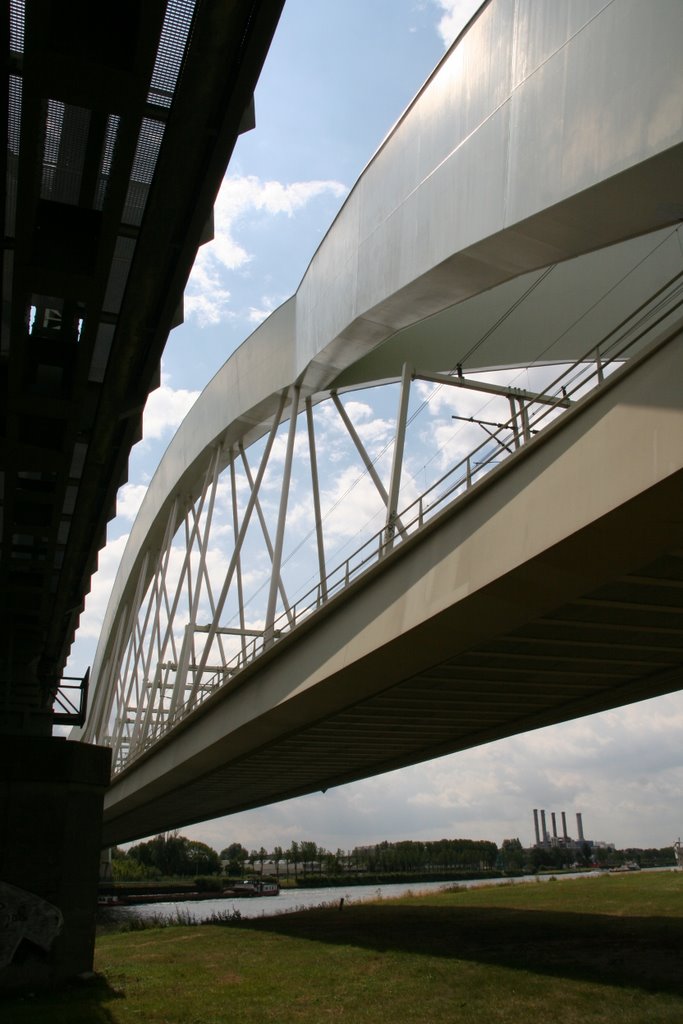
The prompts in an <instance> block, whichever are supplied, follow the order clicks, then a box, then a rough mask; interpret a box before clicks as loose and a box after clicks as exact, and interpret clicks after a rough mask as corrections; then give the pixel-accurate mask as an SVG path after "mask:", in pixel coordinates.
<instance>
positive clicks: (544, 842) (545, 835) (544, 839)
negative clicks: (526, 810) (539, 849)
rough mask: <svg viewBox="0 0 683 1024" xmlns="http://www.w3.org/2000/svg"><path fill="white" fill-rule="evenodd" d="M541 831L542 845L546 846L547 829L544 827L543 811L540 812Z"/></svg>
mask: <svg viewBox="0 0 683 1024" xmlns="http://www.w3.org/2000/svg"><path fill="white" fill-rule="evenodd" d="M541 831H542V833H543V845H544V846H547V844H548V829H547V828H546V827H545V811H541Z"/></svg>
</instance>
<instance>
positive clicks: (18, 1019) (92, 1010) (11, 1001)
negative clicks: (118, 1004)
mask: <svg viewBox="0 0 683 1024" xmlns="http://www.w3.org/2000/svg"><path fill="white" fill-rule="evenodd" d="M123 998H124V996H123V994H122V993H121V992H119V991H117V990H116V989H115V988H112V986H111V985H110V984H109V982H108V981H107V979H106V978H105V977H103V976H102V975H100V974H95V975H93V977H92V978H89V979H87V980H83V981H74V982H65V983H63V984H61V985H56V986H55V987H54V988H47V989H43V990H38V991H35V992H32V991H28V992H23V993H21V992H19V993H12V992H9V993H7V994H6V995H3V996H1V997H0V1020H2V1021H6V1022H7V1024H38V1022H39V1021H40V1022H41V1024H42V1022H47V1021H51V1022H53V1024H116V1022H117V1021H119V1020H120V1017H119V1016H118V1015H117V1014H116V1013H115V1012H113V1011H112V1010H110V1009H109V1005H108V1004H111V1003H112V1002H113V1001H114V1000H119V999H123ZM3 1014H6V1016H3Z"/></svg>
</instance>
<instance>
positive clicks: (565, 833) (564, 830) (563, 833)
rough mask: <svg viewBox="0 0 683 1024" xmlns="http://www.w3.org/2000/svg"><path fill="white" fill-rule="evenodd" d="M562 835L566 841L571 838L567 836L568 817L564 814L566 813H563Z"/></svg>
mask: <svg viewBox="0 0 683 1024" xmlns="http://www.w3.org/2000/svg"><path fill="white" fill-rule="evenodd" d="M562 835H563V837H564V839H566V840H568V839H569V836H568V835H567V815H566V814H565V813H564V811H562Z"/></svg>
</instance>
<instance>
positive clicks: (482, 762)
mask: <svg viewBox="0 0 683 1024" xmlns="http://www.w3.org/2000/svg"><path fill="white" fill-rule="evenodd" d="M477 6H478V2H477V0H345V2H344V3H343V4H341V3H339V2H338V0H315V2H314V3H312V2H311V0H286V3H285V8H284V12H283V15H282V18H281V21H280V25H279V27H278V30H277V33H276V35H275V38H274V40H273V44H272V46H271V49H270V53H269V55H268V58H267V61H266V64H265V67H264V70H263V72H262V75H261V78H260V81H259V85H258V88H257V91H256V96H255V104H256V129H255V130H254V131H251V132H249V133H246V134H245V135H243V136H241V138H240V139H239V140H238V143H237V146H236V149H235V152H234V155H233V158H232V161H231V163H230V166H229V168H228V171H227V174H226V178H225V180H224V184H223V187H222V189H221V191H220V193H219V196H218V199H217V203H216V209H215V231H216V238H215V240H214V242H212V243H210V244H208V245H206V246H204V247H203V248H202V249H201V250H200V253H199V255H198V259H197V261H196V264H195V268H194V270H193V272H192V274H191V277H190V281H189V284H188V288H187V292H186V296H185V323H184V324H183V325H182V326H181V327H179V328H177V329H176V330H174V331H173V332H172V334H171V336H170V338H169V341H168V344H167V347H166V351H165V353H164V357H163V361H162V383H161V387H160V388H159V389H158V390H157V391H155V392H154V393H153V394H152V395H151V396H150V399H149V401H148V404H147V408H146V410H145V417H144V436H143V440H142V441H141V442H140V443H139V444H138V445H137V446H136V447H135V449H134V450H133V452H132V455H131V459H130V465H129V480H128V483H127V484H126V485H125V486H124V487H123V488H122V489H121V491H120V492H119V500H118V515H117V518H116V519H115V520H114V521H113V522H112V523H111V524H110V527H109V531H108V544H107V547H106V548H105V549H104V550H103V551H102V552H101V553H100V558H99V571H98V573H97V574H96V576H95V577H94V579H93V585H92V591H91V594H90V595H89V597H88V600H87V602H86V609H85V612H84V613H83V615H82V617H81V626H80V629H79V631H78V634H77V637H76V642H75V644H74V647H73V649H72V655H71V659H70V663H69V666H68V668H67V673H68V674H82V673H83V672H84V671H85V669H86V668H87V667H88V665H90V664H92V661H93V657H94V650H95V645H96V641H97V636H98V633H99V627H100V623H101V620H102V617H103V615H104V611H105V608H106V601H107V596H108V593H109V591H110V589H111V585H112V582H113V579H114V576H115V573H116V567H117V565H118V561H119V559H120V557H121V554H122V552H123V548H124V546H125V541H126V538H127V536H128V532H129V530H130V528H131V525H132V522H133V519H134V517H135V514H136V512H137V509H138V508H139V505H140V502H141V500H142V498H143V496H144V493H145V490H146V487H147V484H148V483H149V480H150V479H151V477H152V475H153V472H154V469H155V468H156V465H157V463H158V461H159V459H160V457H161V455H162V454H163V451H164V449H165V447H166V445H167V444H168V443H169V441H170V439H171V437H172V435H173V432H174V430H175V429H176V428H177V426H178V425H179V423H180V422H181V420H182V418H183V417H184V415H185V414H186V412H187V411H188V409H189V408H190V406H191V405H192V403H193V402H194V401H195V400H196V398H197V397H198V395H199V393H200V391H201V389H202V388H203V387H204V386H205V385H206V384H207V383H208V381H209V380H210V379H211V377H212V376H213V375H214V374H215V373H216V372H217V370H218V369H219V368H220V367H221V365H222V364H223V363H224V361H225V360H226V359H227V358H228V356H229V355H230V353H231V352H232V351H233V350H234V349H235V348H236V347H237V346H238V345H239V344H241V343H242V342H243V341H244V340H245V338H247V337H248V336H249V335H250V334H251V332H252V331H253V330H254V329H255V327H256V326H258V324H259V323H260V322H261V321H262V320H263V319H264V318H265V317H266V316H267V315H268V314H269V313H270V312H271V311H272V310H273V309H275V308H276V307H277V306H279V305H280V304H281V303H282V302H283V301H284V300H285V299H287V298H288V297H289V296H290V295H291V294H292V293H293V292H294V291H295V290H296V287H297V285H298V284H299V281H300V280H301V278H302V276H303V274H304V272H305V270H306V267H307V265H308V263H309V261H310V259H311V257H312V256H313V254H314V252H315V250H316V248H317V246H318V245H319V243H320V241H321V240H322V238H323V237H324V235H325V233H326V231H327V229H328V228H329V226H330V224H331V222H332V221H333V219H334V217H335V215H336V213H337V211H338V210H339V208H340V206H341V204H342V203H343V201H344V199H345V197H346V196H347V194H348V192H349V190H350V188H351V187H352V186H353V184H354V182H355V181H356V179H357V178H358V176H359V174H360V173H361V171H362V170H363V167H364V166H365V165H366V164H367V163H368V161H369V160H370V158H371V157H372V155H373V153H374V151H375V150H376V149H377V147H378V146H379V144H380V143H381V141H382V139H383V138H384V137H385V136H386V134H387V133H388V132H389V130H390V129H391V127H392V125H393V124H394V122H395V121H396V120H397V118H398V117H399V116H400V114H401V112H402V111H403V109H404V108H405V107H406V106H407V104H408V103H409V102H410V100H411V99H412V97H413V96H414V95H415V93H416V92H417V91H418V90H419V88H420V87H421V85H422V84H423V82H424V81H425V79H426V78H427V77H428V75H429V74H430V72H431V71H432V69H433V68H434V66H435V65H436V64H437V63H438V61H439V60H440V59H441V57H442V56H443V54H444V52H445V50H446V49H447V47H448V46H449V45H450V43H451V42H452V41H453V39H454V38H455V37H456V35H457V34H458V32H459V31H460V29H461V28H462V26H463V25H464V24H465V23H466V22H467V20H468V19H469V17H471V15H472V13H473V12H474V11H475V10H476V8H477ZM393 401H394V399H393V398H392V399H391V402H393ZM438 405H439V403H438V402H435V403H434V404H433V406H432V410H431V413H432V414H435V413H436V411H437V407H438ZM355 411H356V413H357V415H358V417H359V418H360V422H361V423H362V424H363V428H364V436H365V437H366V439H368V443H370V442H373V443H374V444H375V445H381V444H382V443H383V441H384V437H385V435H386V433H387V430H388V427H387V420H386V416H385V410H384V409H383V408H381V407H380V408H379V409H378V408H377V407H375V408H371V407H370V405H369V404H368V403H367V402H366V400H365V399H364V398H359V399H358V401H357V402H356V410H355ZM441 411H443V410H441ZM459 411H462V409H459ZM447 412H449V410H447ZM468 414H471V410H468ZM448 418H450V415H449V416H448ZM433 433H434V436H436V433H435V432H433ZM331 436H332V435H331V434H330V437H331ZM423 437H424V431H423ZM329 444H330V445H332V440H330V441H329ZM340 458H341V456H340ZM340 478H341V474H340ZM366 499H367V492H365V491H364V490H363V488H359V489H357V490H356V491H355V492H354V494H353V496H352V499H351V500H353V501H355V502H356V503H357V505H358V508H359V509H360V507H361V506H362V505H363V503H364V502H365V501H366ZM340 540H343V538H340ZM682 726H683V697H682V695H681V694H672V695H670V696H668V697H664V698H659V699H656V700H651V701H645V702H642V703H640V704H635V705H631V706H630V707H627V708H624V709H620V710H616V711H612V712H608V713H604V714H600V715H594V716H591V717H588V718H583V719H580V720H578V721H576V722H572V723H566V724H564V725H561V726H555V727H552V728H548V729H542V730H538V731H536V732H533V733H528V734H524V735H520V736H516V737H513V738H511V739H508V740H504V741H500V742H497V743H494V744H488V745H486V746H483V747H480V748H477V749H475V750H472V751H467V752H464V753H460V754H456V755H450V756H447V757H442V758H439V759H437V760H434V761H431V762H428V763H425V764H421V765H416V766H413V767H411V768H406V769H402V770H400V771H396V772H391V773H388V774H385V775H382V776H377V777H375V778H372V779H368V780H365V781H363V782H358V783H354V784H352V785H348V786H343V787H338V788H336V789H330V790H328V791H327V793H326V794H324V795H323V794H320V793H319V794H314V795H311V796H308V797H302V798H299V799H297V800H292V801H287V802H283V803H280V804H275V805H272V806H269V807H264V808H261V809H257V810H254V811H250V812H246V813H241V814H236V815H233V816H230V817H227V818H220V819H216V820H214V821H208V822H204V823H202V824H198V825H193V826H188V827H186V828H183V829H182V830H181V831H182V833H183V834H184V835H188V836H190V837H191V838H194V839H200V840H201V841H203V842H206V843H209V844H210V845H211V846H213V847H214V848H216V849H218V850H220V849H222V848H223V847H225V846H227V845H228V844H229V843H231V842H234V841H237V842H240V843H242V844H243V845H244V846H246V847H247V848H248V849H258V848H260V847H261V846H265V847H266V849H268V850H271V849H272V848H273V847H274V846H276V845H277V846H282V847H286V846H289V844H290V843H291V842H292V841H294V840H296V841H300V840H302V839H309V840H314V841H315V842H316V843H318V845H320V846H323V847H325V848H326V849H330V850H336V849H339V848H341V849H344V850H346V849H351V848H353V847H354V846H356V845H367V844H371V843H377V842H381V841H382V840H385V839H386V840H399V839H414V840H417V839H422V840H425V839H439V838H442V837H463V838H471V839H491V840H493V841H495V842H497V843H499V844H500V843H501V842H502V840H503V839H505V838H513V837H519V838H520V839H521V841H522V843H523V844H524V845H529V844H531V842H533V818H532V810H533V808H545V809H546V811H548V812H550V811H556V812H560V811H563V810H564V811H566V812H567V816H568V822H569V824H570V832H572V831H573V830H572V825H573V823H574V820H575V819H574V814H575V813H576V812H577V811H580V812H582V814H583V822H584V830H585V833H586V835H587V836H588V837H590V838H593V839H597V840H605V841H608V842H614V843H615V844H616V845H617V846H618V847H626V846H645V847H647V846H664V845H669V844H671V843H672V842H673V840H674V839H676V838H677V837H678V836H679V835H680V834H681V833H682V832H683V812H682V809H681V793H682V792H683V744H682V743H681V735H682V730H681V727H682ZM574 834H575V832H574ZM141 838H142V837H141Z"/></svg>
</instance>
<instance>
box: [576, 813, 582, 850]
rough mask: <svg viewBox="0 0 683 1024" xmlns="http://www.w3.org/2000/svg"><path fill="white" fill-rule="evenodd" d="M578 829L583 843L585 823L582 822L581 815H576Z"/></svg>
mask: <svg viewBox="0 0 683 1024" xmlns="http://www.w3.org/2000/svg"><path fill="white" fill-rule="evenodd" d="M576 829H577V831H578V833H579V842H580V843H582V842H583V821H582V820H581V814H579V813H577V815H576Z"/></svg>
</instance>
